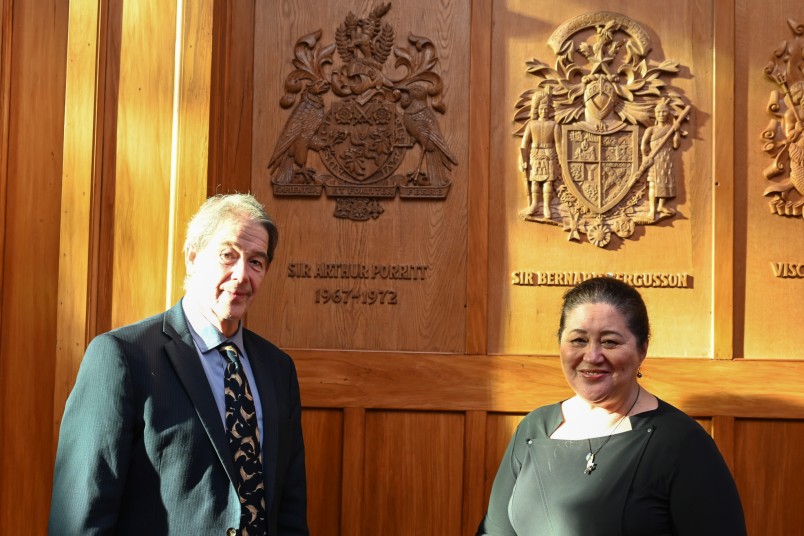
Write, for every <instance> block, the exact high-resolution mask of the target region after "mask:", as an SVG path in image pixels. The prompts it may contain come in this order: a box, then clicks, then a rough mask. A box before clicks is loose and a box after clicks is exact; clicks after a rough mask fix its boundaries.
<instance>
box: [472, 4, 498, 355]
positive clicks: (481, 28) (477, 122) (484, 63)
mask: <svg viewBox="0 0 804 536" xmlns="http://www.w3.org/2000/svg"><path fill="white" fill-rule="evenodd" d="M491 23H492V14H491V2H487V1H485V0H472V25H471V39H472V56H471V67H470V68H471V75H470V84H469V87H470V90H469V132H470V133H471V134H470V138H469V155H470V163H469V193H468V197H469V198H468V201H467V202H468V207H469V211H468V229H467V230H468V237H467V267H466V268H467V273H468V274H470V277H468V278H467V286H466V300H467V304H466V352H467V353H469V354H484V353H486V352H487V351H488V350H487V348H488V337H487V334H488V329H487V323H488V295H487V294H486V288H487V286H488V285H487V281H488V240H489V236H488V229H489V222H488V219H489V207H488V205H489V165H490V163H489V136H490V128H489V125H490V121H491V119H490V117H491V77H490V76H489V73H490V72H491Z"/></svg>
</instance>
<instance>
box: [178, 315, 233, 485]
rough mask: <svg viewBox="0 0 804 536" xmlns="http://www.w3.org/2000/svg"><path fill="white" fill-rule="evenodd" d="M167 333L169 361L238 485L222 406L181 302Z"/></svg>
mask: <svg viewBox="0 0 804 536" xmlns="http://www.w3.org/2000/svg"><path fill="white" fill-rule="evenodd" d="M163 330H164V332H165V334H166V335H167V336H168V337H170V338H171V341H170V342H169V343H167V344H166V345H165V351H166V352H167V355H168V359H170V362H171V364H172V365H173V368H174V369H175V370H176V374H177V375H178V377H179V380H180V381H181V383H182V385H183V386H184V389H185V391H187V395H188V396H189V397H190V400H191V401H192V403H193V406H195V411H196V413H197V414H198V418H199V419H200V420H201V424H202V425H203V426H204V430H205V431H206V433H207V436H208V437H209V440H210V442H212V446H213V447H214V449H215V452H216V453H217V454H218V458H219V459H220V461H221V464H223V467H224V469H225V470H226V474H227V475H229V479H230V480H231V481H232V483H234V482H236V479H235V477H236V473H235V468H234V464H233V462H232V456H231V452H230V451H229V445H228V444H227V442H226V433H225V432H224V430H223V427H222V425H221V415H220V413H219V412H218V406H217V405H215V399H214V397H213V396H212V391H211V390H210V387H209V381H208V380H207V376H206V374H205V373H204V368H203V367H202V366H201V362H200V361H199V358H198V352H197V351H196V349H195V345H194V344H193V338H192V335H190V330H189V328H188V327H187V320H186V319H185V317H184V312H183V311H182V309H181V303H179V304H177V305H175V306H173V307H172V308H171V309H170V310H168V311H167V313H165V322H164V325H163ZM188 456H192V453H188Z"/></svg>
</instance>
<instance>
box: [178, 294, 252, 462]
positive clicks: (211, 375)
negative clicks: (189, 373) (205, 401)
mask: <svg viewBox="0 0 804 536" xmlns="http://www.w3.org/2000/svg"><path fill="white" fill-rule="evenodd" d="M181 305H182V310H184V316H185V317H186V318H187V325H188V326H189V327H190V334H191V335H192V337H193V342H194V343H195V349H196V351H197V352H198V357H199V358H200V359H201V366H203V367H204V373H205V374H206V375H207V381H208V382H209V387H210V389H212V395H213V396H214V397H215V404H216V405H217V406H218V411H219V412H220V414H221V423H223V428H224V430H225V429H226V396H225V395H224V386H223V376H224V373H225V371H226V363H227V361H226V358H225V357H223V356H222V355H221V353H220V352H219V351H218V350H217V347H218V346H220V345H221V344H223V343H224V342H232V343H234V345H235V346H237V351H238V352H239V353H240V363H241V365H243V370H244V371H245V373H246V378H247V379H248V385H249V388H250V389H251V396H252V397H253V398H254V406H255V409H256V410H257V426H258V427H259V429H260V443H262V438H263V437H265V436H264V435H263V427H262V406H261V405H260V394H259V391H258V389H257V383H256V382H255V381H254V374H253V373H252V372H251V363H250V362H249V360H248V355H247V354H246V350H245V347H244V345H243V325H242V324H241V325H239V326H238V327H237V332H236V333H235V334H234V335H233V336H232V337H230V338H226V337H225V336H224V335H223V333H221V332H220V331H218V329H217V328H216V327H215V326H213V325H212V324H211V323H210V322H209V320H207V319H206V318H204V315H202V314H201V313H200V312H199V311H197V310H190V308H188V307H185V303H184V300H182V302H181ZM260 448H263V445H262V444H261V445H260Z"/></svg>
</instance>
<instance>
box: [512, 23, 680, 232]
mask: <svg viewBox="0 0 804 536" xmlns="http://www.w3.org/2000/svg"><path fill="white" fill-rule="evenodd" d="M548 45H549V46H550V48H551V49H552V50H553V52H554V53H555V55H556V60H555V67H554V68H550V67H549V66H548V65H547V64H545V63H543V62H541V61H539V60H537V59H533V60H530V61H528V62H527V67H528V69H527V72H528V73H530V74H532V75H534V76H536V77H538V78H540V81H539V82H538V84H537V85H536V87H535V88H532V89H529V90H527V91H525V92H523V93H522V95H521V96H520V99H519V101H518V102H517V104H516V114H515V117H514V119H515V121H517V122H519V123H522V127H521V128H520V129H519V131H518V132H517V134H518V135H521V136H522V143H521V145H520V154H519V169H520V171H521V172H522V179H520V180H522V182H523V184H524V190H525V192H526V194H527V200H528V202H527V205H526V206H525V207H523V208H522V209H521V210H519V215H520V217H521V218H522V219H523V220H525V221H531V222H536V223H546V224H551V225H557V226H561V227H563V229H564V230H565V231H567V232H568V233H569V239H570V240H580V239H581V235H582V234H585V235H586V237H587V239H588V240H589V242H591V243H592V244H594V245H596V246H598V247H601V248H602V247H606V246H607V245H608V244H609V243H610V241H611V238H612V234H614V235H617V236H619V237H620V238H622V239H626V238H629V237H631V236H632V235H633V233H634V230H635V227H636V226H637V225H652V224H655V223H657V222H659V221H662V220H664V219H667V218H671V217H673V216H674V215H675V212H676V210H675V208H672V207H671V206H670V205H671V203H672V200H673V199H674V198H675V197H676V190H677V185H676V182H677V180H678V178H679V177H678V175H679V172H678V166H674V165H673V164H674V151H675V150H676V149H678V148H679V147H680V141H681V137H683V136H686V134H687V133H686V132H685V131H684V130H682V128H681V125H682V122H683V121H685V120H687V119H688V116H689V112H690V106H689V105H686V104H685V102H684V100H683V98H682V96H681V95H680V93H678V92H677V91H675V90H673V89H672V88H671V87H669V86H668V85H667V83H666V82H665V81H664V80H663V79H662V77H663V76H671V75H674V74H675V73H677V72H678V64H677V62H674V61H671V60H666V61H664V62H662V63H661V64H658V65H656V64H652V63H651V62H650V61H649V59H648V55H649V53H650V51H651V48H652V45H651V40H650V37H649V35H648V33H647V32H646V31H645V30H644V29H643V28H642V27H641V26H640V25H639V24H638V23H636V22H635V21H633V20H631V19H629V18H628V17H626V16H624V15H620V14H617V13H609V12H596V13H587V14H585V15H580V16H578V17H575V18H573V19H571V20H569V21H567V22H566V23H564V24H562V25H561V26H560V27H559V28H558V29H557V30H556V31H555V32H554V33H553V35H552V36H551V37H550V39H549V41H548Z"/></svg>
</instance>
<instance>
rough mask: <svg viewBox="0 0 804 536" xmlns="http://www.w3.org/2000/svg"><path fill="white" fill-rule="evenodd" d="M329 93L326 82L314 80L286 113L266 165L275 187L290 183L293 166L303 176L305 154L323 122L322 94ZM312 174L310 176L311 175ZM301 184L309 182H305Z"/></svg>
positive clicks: (305, 170) (304, 172)
mask: <svg viewBox="0 0 804 536" xmlns="http://www.w3.org/2000/svg"><path fill="white" fill-rule="evenodd" d="M327 91H329V83H327V82H326V81H325V80H321V79H319V80H316V81H315V82H313V83H312V84H310V85H308V86H307V87H306V88H304V90H303V91H302V94H301V97H300V99H299V104H298V105H296V108H295V109H294V110H293V112H292V113H291V114H290V117H289V118H288V120H287V122H286V123H285V128H284V129H282V133H281V134H280V136H279V139H278V140H277V142H276V146H275V148H274V153H273V155H272V156H271V160H270V161H269V162H268V168H269V169H270V170H271V172H272V173H273V180H274V182H275V183H277V184H289V183H291V182H293V178H294V175H295V169H294V164H295V165H296V166H297V167H298V169H299V170H300V171H301V172H302V173H303V174H304V175H309V174H308V173H307V168H306V167H305V166H306V164H307V152H308V150H309V149H310V148H311V147H310V145H311V143H312V140H313V137H314V136H315V133H316V132H317V131H318V129H319V128H320V127H321V123H322V122H323V121H324V100H323V98H322V96H323V94H324V93H326V92H327ZM314 173H315V172H314V171H312V174H313V175H314ZM305 182H309V176H308V180H306V181H305Z"/></svg>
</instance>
